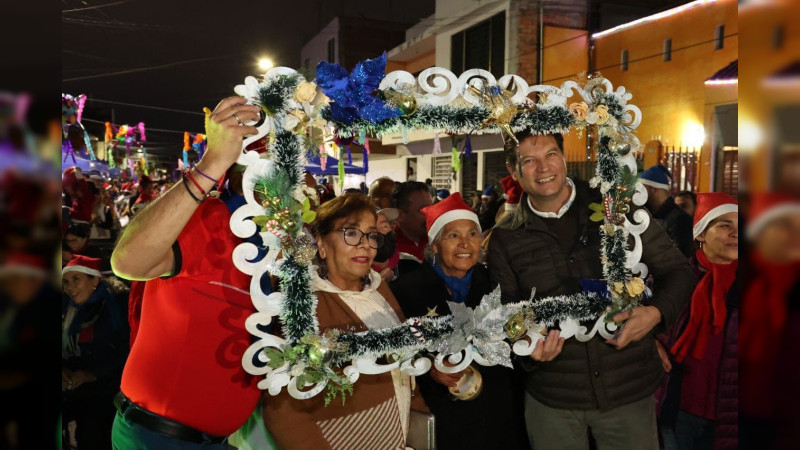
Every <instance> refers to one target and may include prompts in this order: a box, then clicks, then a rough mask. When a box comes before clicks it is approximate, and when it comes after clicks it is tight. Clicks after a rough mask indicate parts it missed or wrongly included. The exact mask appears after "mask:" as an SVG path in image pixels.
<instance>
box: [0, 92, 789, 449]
mask: <svg viewBox="0 0 800 450" xmlns="http://www.w3.org/2000/svg"><path fill="white" fill-rule="evenodd" d="M258 114H259V113H258V108H257V107H254V106H251V105H246V104H244V100H242V99H239V98H230V99H226V100H223V101H222V102H221V103H220V104H219V105H218V106H217V108H216V109H215V110H214V111H213V113H212V114H211V115H210V117H209V121H208V125H207V127H208V129H207V131H208V135H209V142H210V143H212V144H213V145H210V146H209V149H208V151H207V152H206V153H205V155H204V157H203V158H202V160H200V161H199V162H198V163H197V164H196V165H195V166H194V167H192V168H190V169H189V170H187V171H186V172H184V173H183V174H182V178H180V179H179V180H178V181H176V182H174V183H172V182H164V181H153V180H151V179H149V178H148V177H146V176H142V177H140V178H139V180H138V183H136V184H134V182H132V181H128V182H126V181H124V180H113V179H103V178H99V177H96V176H92V175H91V174H84V173H82V172H81V171H80V170H78V169H75V168H68V169H67V170H65V171H64V174H63V179H62V181H63V184H62V188H63V192H62V198H63V208H64V214H63V219H64V220H63V227H62V232H63V243H64V244H63V246H62V267H63V268H62V285H63V296H62V392H63V395H62V404H61V409H62V414H63V433H64V446H65V448H79V449H81V450H83V449H87V448H109V447H110V446H111V445H113V448H118V449H137V448H159V449H161V448H163V449H171V448H176V449H177V448H195V447H203V448H220V449H222V448H228V445H234V446H237V447H240V448H263V447H264V446H272V447H274V448H281V449H304V448H315V449H317V448H319V449H323V448H370V449H373V448H374V449H382V448H387V449H388V448H404V447H405V445H406V443H407V442H409V441H410V440H411V436H410V435H411V434H413V433H416V432H418V431H419V430H412V429H411V426H410V423H411V421H412V420H411V417H412V416H413V415H414V414H415V413H423V414H425V415H427V416H426V417H428V416H430V415H431V414H432V415H433V417H435V419H434V422H435V433H434V435H435V442H436V448H440V449H447V448H454V449H466V448H515V449H516V448H518V449H527V448H534V449H536V450H541V449H556V448H558V449H563V448H569V449H588V448H600V449H603V448H637V449H658V448H665V449H703V448H735V447H736V445H737V442H738V440H739V436H742V439H746V438H751V439H753V440H754V441H755V439H761V442H766V441H776V442H777V441H779V440H780V439H781V437H780V434H776V433H774V432H773V431H774V429H772V428H769V427H768V426H767V425H765V424H766V423H767V421H768V420H769V419H770V418H771V417H767V416H768V415H769V414H771V411H772V410H773V409H770V408H771V407H774V406H775V405H774V404H775V402H776V399H777V398H778V393H777V392H778V391H777V387H775V388H774V389H775V391H774V392H772V395H771V396H769V395H768V396H756V397H754V398H743V399H742V407H741V408H740V407H739V397H738V383H739V373H740V372H739V370H737V368H738V367H741V374H742V378H745V377H751V378H754V379H757V380H758V381H761V382H764V383H765V384H770V382H773V381H775V382H776V383H777V381H776V380H785V377H781V376H780V374H779V372H780V371H779V370H778V369H777V368H776V367H774V366H775V363H774V361H775V358H776V356H775V355H776V354H778V353H780V352H786V351H789V349H787V348H786V347H787V346H786V345H783V344H785V340H784V337H783V336H784V333H785V332H786V331H785V330H787V329H790V328H791V327H793V326H794V327H796V326H797V325H796V323H797V318H796V312H795V311H796V305H792V304H786V303H785V302H784V303H780V302H779V301H778V300H774V301H773V300H770V301H773V302H774V303H775V305H773V306H775V307H776V308H778V310H780V311H782V313H781V315H780V317H779V318H778V319H774V318H773V316H771V315H770V313H769V312H765V311H764V310H765V308H764V307H763V302H764V300H763V292H764V291H769V292H772V291H774V294H775V297H774V298H776V299H785V298H787V295H788V294H789V293H790V292H792V290H796V289H797V285H796V284H793V283H792V282H790V281H792V280H797V277H796V275H797V271H798V270H800V268H799V267H800V265H798V261H800V245H799V244H798V241H797V235H798V229H800V203H799V202H798V201H797V200H796V199H794V198H792V197H789V196H780V195H777V194H764V195H763V196H754V197H753V198H752V199H751V205H749V206H750V211H751V214H750V216H749V219H748V225H749V226H750V228H748V231H747V242H748V244H747V246H748V251H749V252H751V253H752V254H753V255H757V256H756V257H755V258H754V259H751V261H752V264H753V265H754V266H755V267H754V270H752V271H751V272H749V273H750V274H751V275H750V276H751V277H752V278H753V280H752V281H754V282H755V286H760V288H758V289H760V290H757V289H756V288H755V287H753V288H748V289H746V290H744V291H743V292H742V306H741V307H740V305H739V288H738V286H739V275H738V273H739V272H738V252H739V249H738V246H739V238H738V228H739V222H740V219H739V214H738V204H737V201H736V200H735V199H734V198H732V197H730V196H728V195H726V194H722V193H700V194H694V193H691V192H681V193H679V194H678V195H677V196H675V197H673V196H672V195H671V191H670V186H671V183H670V180H669V177H670V175H669V172H668V170H666V168H665V167H663V166H655V167H652V168H649V169H648V170H646V171H644V172H643V173H642V174H641V177H640V179H641V181H642V183H643V184H644V185H645V187H646V189H647V191H648V203H647V205H646V209H647V210H648V211H649V213H650V214H651V216H652V218H653V220H651V222H650V225H649V226H648V228H647V229H646V230H645V231H644V233H643V234H642V235H641V240H642V243H643V253H642V261H643V262H644V263H645V264H647V267H648V269H649V277H648V280H647V283H648V287H649V289H650V290H651V292H652V295H651V296H649V298H647V299H646V300H645V302H644V304H643V305H641V306H639V307H636V308H633V309H631V310H628V311H625V312H623V313H620V314H617V315H616V316H614V317H613V320H614V322H616V323H618V324H620V325H622V326H621V327H620V328H619V331H618V332H617V333H616V334H615V335H614V337H613V338H611V339H608V340H605V339H603V338H600V337H595V338H593V339H590V340H589V341H586V342H581V341H579V340H576V339H567V340H565V339H564V338H562V337H561V336H560V334H559V329H558V326H555V327H553V328H552V329H550V330H547V332H546V337H545V339H544V340H543V341H542V342H541V343H540V344H539V345H537V346H536V348H535V350H534V351H533V353H532V354H531V355H530V356H526V357H515V359H514V368H513V369H511V368H506V367H500V366H497V367H484V366H480V365H478V364H472V365H470V366H469V367H468V368H466V369H464V370H463V371H461V372H458V373H454V374H449V373H444V372H441V371H439V370H437V369H436V368H435V367H434V368H432V369H431V370H430V371H429V372H428V373H426V374H424V375H421V376H417V377H409V376H407V375H404V374H403V373H401V372H400V371H399V370H394V371H392V372H389V373H384V374H381V375H362V376H361V378H360V379H359V381H358V382H357V383H355V384H354V386H353V392H352V395H348V398H347V400H346V402H345V403H344V404H342V403H338V402H332V403H330V404H329V405H327V406H326V405H325V402H324V400H323V399H321V398H320V396H318V397H314V398H311V399H307V400H296V399H293V398H292V397H290V396H289V395H288V393H287V392H286V391H285V390H284V391H283V392H281V393H280V394H279V395H276V396H272V395H268V394H264V393H263V392H262V391H261V390H259V389H258V387H257V383H258V381H259V380H258V379H257V378H256V377H253V376H250V375H248V374H247V373H246V372H245V371H244V369H243V368H242V365H241V357H242V353H243V351H244V349H245V348H247V346H248V345H249V344H250V342H251V340H252V337H251V336H250V335H249V333H248V332H247V331H246V328H245V321H246V319H247V318H248V317H249V316H250V315H251V314H252V313H253V312H254V311H255V309H254V306H253V303H252V300H251V299H250V295H249V292H250V279H249V278H250V277H249V276H247V275H245V274H244V273H242V272H241V271H239V270H238V269H237V268H236V267H235V266H234V265H233V261H232V257H231V255H232V252H233V249H234V248H235V247H236V245H238V244H239V243H240V242H241V240H240V239H239V238H237V237H236V236H234V235H233V233H232V232H231V230H230V217H231V214H232V212H233V211H234V210H235V209H236V208H237V207H238V206H240V205H241V204H243V195H242V182H241V179H242V176H241V175H242V167H241V166H238V165H237V164H236V163H235V161H236V158H237V156H238V154H239V152H240V148H241V144H240V143H241V140H242V137H244V136H246V135H248V134H252V133H254V132H255V130H254V129H253V127H250V126H247V125H242V122H247V120H254V119H256V118H257V117H258ZM516 137H517V140H518V142H519V144H518V145H517V144H515V143H514V142H513V141H511V140H509V141H508V143H507V144H506V146H505V148H504V154H505V158H506V163H507V168H508V171H509V176H508V177H506V178H503V179H502V180H500V181H499V183H498V185H497V186H494V187H490V188H487V189H485V190H484V191H482V192H481V193H480V195H475V196H474V199H475V201H474V202H473V204H467V203H466V202H465V201H464V199H463V198H462V197H461V194H460V193H458V192H453V193H450V192H446V191H445V192H442V191H443V190H437V189H434V188H432V186H431V184H430V183H425V182H418V181H402V182H401V181H393V180H391V179H389V178H378V179H377V180H375V181H374V182H372V183H371V184H370V186H369V187H367V186H361V188H359V189H354V190H352V191H348V192H344V193H342V194H341V195H339V196H334V195H333V194H332V190H331V189H330V188H329V187H328V186H325V184H327V180H325V182H322V181H323V180H319V182H318V181H317V180H314V178H313V177H312V176H310V174H309V175H308V176H307V177H306V185H308V186H310V187H315V188H316V190H317V192H318V194H322V195H319V196H318V201H317V202H316V203H315V204H313V207H314V208H315V210H316V219H315V221H314V222H313V223H312V224H311V225H310V227H309V228H308V229H307V233H309V234H310V235H311V236H312V237H313V240H314V242H315V245H316V256H315V258H314V265H313V269H312V271H311V272H312V273H311V286H309V287H307V288H308V289H310V291H311V292H312V293H313V295H315V296H316V300H317V310H316V313H317V320H318V321H319V327H320V330H321V332H324V331H326V330H331V329H338V330H347V331H348V332H349V331H353V330H356V331H363V330H368V329H380V328H386V327H392V326H396V325H399V324H400V323H402V322H404V321H405V320H406V319H407V318H410V317H415V316H425V315H447V314H449V313H450V312H451V311H450V307H449V304H448V302H455V303H460V304H463V305H465V306H468V307H475V306H477V305H478V303H479V302H480V301H481V299H482V297H483V296H484V295H485V294H487V293H489V292H491V291H492V290H493V289H494V288H495V287H497V286H499V287H500V289H501V292H502V299H503V301H504V302H514V301H519V300H523V299H527V298H528V297H529V295H530V293H531V290H532V289H533V288H535V289H536V298H542V297H548V296H556V295H567V294H573V293H576V292H580V291H581V290H582V289H583V286H584V285H585V284H586V282H587V281H590V280H600V279H602V278H603V275H602V274H603V268H602V265H601V264H602V263H601V259H600V245H601V239H600V231H599V229H600V227H601V226H602V224H601V223H600V222H595V221H592V220H590V218H589V216H590V214H591V210H590V207H589V205H590V204H591V203H593V202H598V201H600V193H599V191H598V190H597V189H593V188H591V187H590V186H589V184H588V183H587V182H586V181H584V180H580V179H577V178H571V177H569V176H568V175H567V168H566V164H565V157H564V149H563V138H562V137H561V136H560V135H546V136H534V135H530V134H526V133H524V132H523V133H519V134H518V135H517V136H516ZM220 180H225V182H224V183H222V184H221V185H220V183H219V181H220ZM313 185H320V186H313ZM212 191H216V192H217V193H219V195H210V193H211V192H212ZM500 192H502V194H500ZM137 205H138V206H137ZM256 239H257V238H256ZM255 243H256V244H257V245H261V243H260V240H257V241H256V242H255ZM261 247H263V245H261ZM262 250H265V249H263V248H262ZM260 253H261V254H260V256H259V258H260V257H263V254H264V253H265V252H264V251H262V252H260ZM8 264H9V263H6V266H8ZM4 267H5V266H4ZM776 273H780V274H782V276H781V277H778V276H777V275H776ZM276 281H277V280H276V279H274V278H272V277H270V276H269V275H267V276H265V277H264V279H262V280H261V286H262V290H263V291H264V292H265V293H269V292H271V291H272V290H275V289H279V287H278V286H279V284H278V283H277V282H276ZM781 281H783V282H782V283H781ZM759 283H760V284H759ZM789 297H790V298H791V295H789ZM770 298H772V297H770ZM740 309H741V310H742V313H743V314H745V313H749V314H753V315H759V314H761V316H763V317H764V320H763V321H762V322H761V325H757V326H755V328H754V329H751V330H748V333H752V334H751V336H758V339H748V340H747V344H746V345H744V346H743V349H744V351H743V352H742V353H741V355H740V354H739V351H738V341H737V336H738V331H739V327H738V317H739V311H740ZM748 311H749V312H748ZM278 332H279V331H278ZM790 369H791V370H795V372H796V368H790ZM477 378H480V380H481V381H480V382H479V383H478V382H476V381H475V380H476V379H477ZM470 380H471V381H470ZM468 381H470V382H469V383H468ZM470 383H471V384H470ZM467 385H470V386H471V387H474V386H478V385H480V386H481V387H480V389H472V388H471V387H470V386H467ZM775 386H782V385H781V384H775ZM739 411H741V413H740V412H739ZM740 424H741V425H740ZM740 427H741V428H740ZM254 430H255V431H254ZM112 443H113V444H112ZM764 448H766V447H764Z"/></svg>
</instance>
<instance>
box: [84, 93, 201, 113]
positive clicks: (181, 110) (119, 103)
mask: <svg viewBox="0 0 800 450" xmlns="http://www.w3.org/2000/svg"><path fill="white" fill-rule="evenodd" d="M88 100H89V101H90V102H98V103H108V104H111V105H122V106H133V107H136V108H147V109H157V110H159V111H169V112H177V113H184V114H194V115H197V116H202V115H204V114H203V113H201V112H199V111H187V110H185V109H174V108H164V107H162V106H149V105H137V104H136V103H125V102H117V101H113V100H100V99H99V98H93V97H89V99H88Z"/></svg>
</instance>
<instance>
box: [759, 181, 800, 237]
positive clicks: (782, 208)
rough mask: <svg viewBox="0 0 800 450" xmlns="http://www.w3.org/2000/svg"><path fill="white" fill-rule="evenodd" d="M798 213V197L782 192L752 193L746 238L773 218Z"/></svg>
mask: <svg viewBox="0 0 800 450" xmlns="http://www.w3.org/2000/svg"><path fill="white" fill-rule="evenodd" d="M795 213H800V199H798V198H797V197H793V196H791V195H789V194H786V193H783V192H765V193H760V194H753V196H752V197H751V198H750V210H749V217H748V219H747V239H753V238H754V237H756V235H757V234H758V233H760V232H761V230H763V229H764V227H766V226H767V225H769V223H770V222H772V221H773V220H776V219H779V218H781V217H785V216H788V215H790V214H795Z"/></svg>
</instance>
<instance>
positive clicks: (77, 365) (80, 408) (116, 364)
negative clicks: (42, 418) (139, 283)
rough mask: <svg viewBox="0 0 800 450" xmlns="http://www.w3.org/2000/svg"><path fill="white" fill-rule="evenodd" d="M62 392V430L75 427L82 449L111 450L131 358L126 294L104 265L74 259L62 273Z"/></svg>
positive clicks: (87, 259)
mask: <svg viewBox="0 0 800 450" xmlns="http://www.w3.org/2000/svg"><path fill="white" fill-rule="evenodd" d="M61 273H62V277H61V279H62V286H63V290H64V297H63V299H62V304H61V330H62V331H61V390H62V396H61V399H62V411H63V415H64V416H63V424H64V426H65V427H67V424H69V423H70V422H71V421H75V422H76V424H77V428H76V431H75V436H74V438H75V439H76V440H77V442H78V445H79V446H80V448H81V449H84V448H88V449H92V448H108V445H109V442H111V424H112V423H113V421H114V414H115V410H114V404H113V398H114V394H116V393H117V391H119V384H120V378H121V376H122V368H123V366H124V365H125V360H126V358H127V355H128V334H129V332H128V325H127V316H126V298H127V288H126V287H125V285H123V284H122V283H121V282H120V281H119V280H118V279H116V278H113V277H109V278H108V279H103V278H102V277H101V273H100V260H99V259H97V258H90V257H88V256H82V255H74V256H73V257H72V259H71V260H70V261H69V262H68V263H67V265H66V266H64V268H63V269H62V271H61Z"/></svg>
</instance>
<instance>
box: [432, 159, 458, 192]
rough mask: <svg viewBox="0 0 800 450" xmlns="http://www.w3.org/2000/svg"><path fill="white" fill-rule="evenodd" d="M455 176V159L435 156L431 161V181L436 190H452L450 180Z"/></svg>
mask: <svg viewBox="0 0 800 450" xmlns="http://www.w3.org/2000/svg"><path fill="white" fill-rule="evenodd" d="M452 176H453V157H452V156H451V155H447V156H434V157H433V158H432V160H431V181H432V183H431V184H432V185H433V187H435V188H436V189H450V178H451V177H452Z"/></svg>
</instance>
